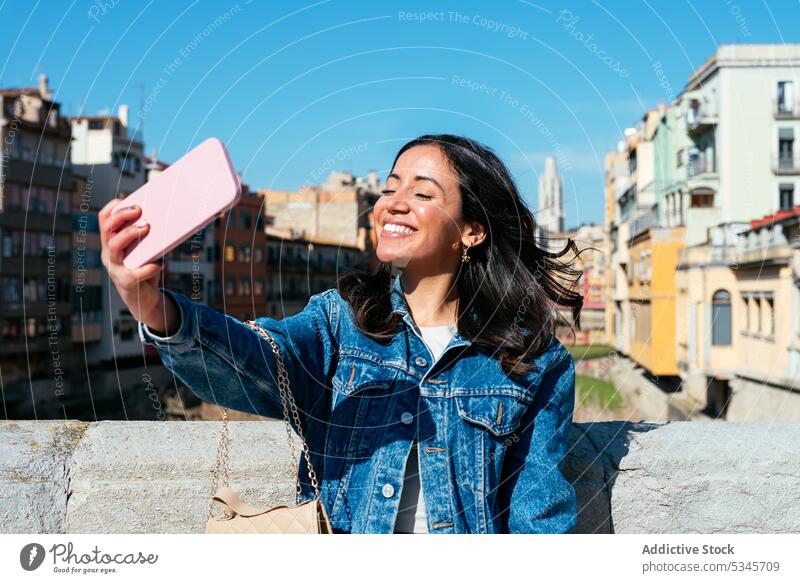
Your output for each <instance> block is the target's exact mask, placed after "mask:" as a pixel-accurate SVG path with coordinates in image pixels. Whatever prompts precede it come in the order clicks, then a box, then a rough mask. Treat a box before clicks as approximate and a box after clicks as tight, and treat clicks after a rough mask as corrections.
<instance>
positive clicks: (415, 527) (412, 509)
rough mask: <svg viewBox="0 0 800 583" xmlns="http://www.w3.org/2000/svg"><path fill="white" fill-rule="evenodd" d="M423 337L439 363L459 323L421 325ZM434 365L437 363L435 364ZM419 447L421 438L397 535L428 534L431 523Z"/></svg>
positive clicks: (410, 461) (408, 468)
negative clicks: (424, 491)
mask: <svg viewBox="0 0 800 583" xmlns="http://www.w3.org/2000/svg"><path fill="white" fill-rule="evenodd" d="M419 330H420V332H421V333H422V338H423V339H424V340H425V344H426V345H427V346H428V348H429V349H430V351H431V353H432V354H433V362H434V363H435V362H436V361H437V360H439V357H440V356H441V354H442V352H443V351H444V349H445V347H446V346H447V344H448V343H449V342H450V339H451V338H452V337H453V334H455V332H456V330H457V326H456V324H447V325H444V326H420V327H419ZM431 366H433V363H431ZM418 450H419V447H418V444H417V438H416V437H415V438H414V443H413V444H412V445H411V453H410V454H409V455H408V461H407V462H406V472H405V477H404V478H403V489H402V493H401V495H400V507H399V510H398V512H397V520H396V522H395V525H394V532H396V533H414V534H419V533H426V532H428V521H427V518H426V512H425V499H424V497H423V496H422V488H421V484H420V481H419V451H418Z"/></svg>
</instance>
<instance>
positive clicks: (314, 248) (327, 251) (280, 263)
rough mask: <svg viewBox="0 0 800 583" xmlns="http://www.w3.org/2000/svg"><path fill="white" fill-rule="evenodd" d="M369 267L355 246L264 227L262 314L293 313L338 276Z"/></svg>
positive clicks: (279, 314)
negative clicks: (264, 305)
mask: <svg viewBox="0 0 800 583" xmlns="http://www.w3.org/2000/svg"><path fill="white" fill-rule="evenodd" d="M368 268H369V256H368V255H366V254H365V253H364V251H362V250H361V249H360V248H358V247H352V246H347V245H341V244H339V243H338V242H335V241H325V240H324V239H306V238H304V237H302V236H300V235H299V234H298V233H296V232H292V231H286V232H280V231H277V230H275V229H272V228H267V272H268V280H267V311H266V312H265V314H264V315H266V316H270V317H272V318H278V319H280V318H283V317H285V316H291V315H293V314H296V313H298V312H300V311H301V310H302V309H303V308H304V307H305V306H306V304H307V303H308V298H309V297H310V296H312V295H314V294H317V293H319V292H323V291H325V290H328V289H331V288H336V287H337V280H338V277H339V276H340V275H342V274H344V273H347V272H349V271H353V270H367V269H368Z"/></svg>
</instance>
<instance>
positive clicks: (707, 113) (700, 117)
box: [686, 101, 719, 135]
mask: <svg viewBox="0 0 800 583" xmlns="http://www.w3.org/2000/svg"><path fill="white" fill-rule="evenodd" d="M718 122H719V116H718V115H717V113H716V112H714V111H711V110H710V108H707V107H706V106H704V105H701V104H700V102H699V101H693V102H692V105H691V106H690V107H689V109H687V110H686V131H687V132H689V134H691V135H697V134H701V133H703V132H705V131H708V130H710V129H713V128H714V127H715V126H716V125H717V123H718Z"/></svg>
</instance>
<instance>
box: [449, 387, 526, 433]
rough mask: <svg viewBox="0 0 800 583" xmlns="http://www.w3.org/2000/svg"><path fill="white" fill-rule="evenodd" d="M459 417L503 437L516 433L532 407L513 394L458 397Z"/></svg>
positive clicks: (456, 399)
mask: <svg viewBox="0 0 800 583" xmlns="http://www.w3.org/2000/svg"><path fill="white" fill-rule="evenodd" d="M453 398H454V399H455V401H456V407H457V409H458V416H459V417H461V418H462V419H464V420H466V421H467V422H469V423H471V424H473V425H477V426H478V427H480V428H482V429H485V430H488V431H489V432H490V433H492V434H493V435H497V436H501V435H506V434H507V433H511V432H512V431H515V430H516V429H517V428H518V427H519V425H520V422H521V421H522V417H523V415H524V414H525V411H526V410H527V408H528V407H529V406H530V405H529V404H528V403H526V402H524V401H521V400H520V399H519V398H517V397H515V396H513V395H512V394H506V393H496V394H480V395H477V394H476V395H456V396H455V397H453Z"/></svg>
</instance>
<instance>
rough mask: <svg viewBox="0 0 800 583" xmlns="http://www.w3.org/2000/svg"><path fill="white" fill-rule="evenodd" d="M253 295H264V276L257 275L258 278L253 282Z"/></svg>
mask: <svg viewBox="0 0 800 583" xmlns="http://www.w3.org/2000/svg"><path fill="white" fill-rule="evenodd" d="M253 295H256V296H263V295H264V278H263V277H257V278H256V280H255V281H254V282H253Z"/></svg>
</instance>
